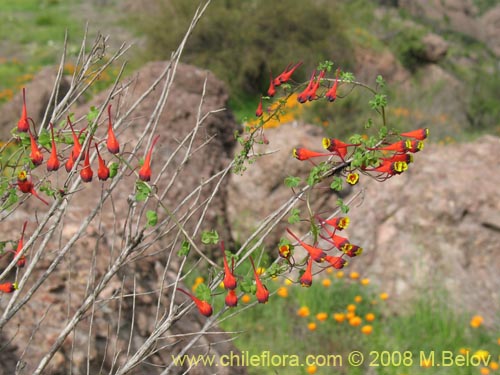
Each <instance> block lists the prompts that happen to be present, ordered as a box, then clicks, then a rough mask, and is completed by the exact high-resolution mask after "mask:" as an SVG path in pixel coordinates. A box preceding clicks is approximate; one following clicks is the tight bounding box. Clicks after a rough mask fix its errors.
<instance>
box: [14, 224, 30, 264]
mask: <svg viewBox="0 0 500 375" xmlns="http://www.w3.org/2000/svg"><path fill="white" fill-rule="evenodd" d="M27 224H28V222H27V221H25V222H24V224H23V230H22V232H21V238H20V239H19V242H18V243H17V248H16V251H15V253H14V258H15V257H17V255H18V254H19V253H20V252H21V250H22V249H23V246H24V232H25V231H26V225H27ZM16 265H17V267H19V268H23V267H24V266H25V265H26V257H25V256H24V255H21V256H20V257H19V259H18V260H17V263H16Z"/></svg>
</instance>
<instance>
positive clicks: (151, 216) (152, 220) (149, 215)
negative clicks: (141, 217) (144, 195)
mask: <svg viewBox="0 0 500 375" xmlns="http://www.w3.org/2000/svg"><path fill="white" fill-rule="evenodd" d="M146 219H147V225H148V226H150V227H154V226H155V225H156V224H157V223H158V214H157V213H156V211H153V210H148V211H146Z"/></svg>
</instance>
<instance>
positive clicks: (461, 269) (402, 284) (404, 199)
mask: <svg viewBox="0 0 500 375" xmlns="http://www.w3.org/2000/svg"><path fill="white" fill-rule="evenodd" d="M499 157H500V139H499V138H496V137H492V136H485V137H482V138H480V139H478V140H476V141H474V142H472V143H466V144H450V145H446V146H438V145H436V144H431V145H429V147H428V148H427V149H424V151H422V152H421V153H419V154H417V155H416V158H415V163H414V164H412V165H410V169H409V170H408V171H407V172H405V173H403V174H402V175H400V176H396V177H394V178H391V179H390V180H388V181H386V182H384V183H379V182H376V181H373V180H370V179H368V178H364V179H363V181H362V182H363V183H364V187H365V188H366V193H365V200H364V203H363V205H361V206H360V207H356V208H355V209H353V210H352V212H351V213H350V217H351V220H352V227H351V228H352V229H351V231H350V235H351V240H352V241H353V242H355V243H357V244H359V245H362V246H363V247H364V249H365V252H364V253H363V255H362V256H360V257H359V258H358V259H355V261H353V262H352V268H353V269H356V270H358V271H360V272H362V273H363V275H366V276H367V277H370V278H372V279H373V280H375V281H376V283H377V284H378V285H383V286H384V289H385V290H386V291H387V292H388V293H389V294H391V295H394V296H395V297H396V298H397V299H398V300H403V301H404V300H409V299H411V298H414V297H415V296H416V295H418V293H420V292H422V291H424V292H425V293H428V291H429V290H435V291H436V292H437V293H442V292H443V291H444V292H447V294H448V296H449V299H450V302H451V303H452V305H454V306H456V307H458V308H463V311H468V312H470V313H479V314H481V315H483V316H484V317H486V320H487V321H488V322H490V324H491V323H492V322H493V319H494V318H495V317H498V314H499V312H500V288H499V286H500V274H499V273H498V270H499V269H500V256H499V247H498V243H499V241H500V222H499V213H500V190H499V189H498V186H500V176H499V175H498V174H496V173H491V172H492V169H491V166H494V165H496V163H497V160H498V158H499Z"/></svg>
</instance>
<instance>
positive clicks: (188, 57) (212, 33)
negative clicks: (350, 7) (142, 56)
mask: <svg viewBox="0 0 500 375" xmlns="http://www.w3.org/2000/svg"><path fill="white" fill-rule="evenodd" d="M337 4H338V3H337V2H336V1H331V2H328V3H325V2H321V1H309V2H306V1H301V0H285V1H279V2H271V1H266V0H244V1H239V2H232V1H218V2H214V3H213V4H212V5H211V8H210V9H209V10H208V11H207V14H206V17H205V18H204V19H202V20H201V21H200V24H199V25H198V28H197V30H195V31H194V33H193V35H192V37H191V39H190V41H189V42H188V44H187V46H186V50H185V52H184V61H185V62H188V63H191V64H194V65H197V66H200V67H203V68H207V69H209V70H211V71H212V72H214V73H215V74H216V75H217V76H218V77H219V78H221V79H222V80H224V81H225V82H226V83H227V84H228V85H229V87H230V90H231V93H232V94H236V95H238V96H242V95H245V94H255V93H258V92H259V91H261V90H262V89H264V86H265V84H266V83H267V82H268V80H269V70H270V69H271V70H272V72H273V73H274V74H277V73H279V70H280V69H283V66H282V63H283V61H294V60H295V59H297V57H299V56H300V57H303V58H304V63H305V65H306V66H307V67H309V68H312V67H314V65H315V64H316V62H317V61H323V60H326V59H332V58H333V59H335V62H336V63H338V64H340V65H342V66H344V67H346V68H349V66H350V63H351V62H352V60H353V52H352V50H351V47H350V45H349V43H348V39H347V35H346V34H345V33H344V31H343V30H344V29H345V27H344V25H343V21H342V14H341V11H340V6H336V5H337ZM195 6H196V2H190V1H184V0H169V1H161V0H157V1H156V6H155V7H154V11H153V14H149V15H147V17H146V19H145V20H143V21H142V22H140V25H141V26H140V30H141V31H143V32H144V33H145V35H146V37H147V40H148V46H149V55H150V56H153V57H154V58H155V59H160V58H170V53H171V51H172V50H173V49H174V48H175V47H176V45H177V44H178V43H179V41H180V39H181V37H182V35H183V33H184V30H185V28H186V26H187V24H188V22H189V20H190V17H191V14H192V11H193V9H194V8H195ZM305 78H306V77H305V76H304V75H302V74H298V75H297V77H296V79H299V80H300V79H305Z"/></svg>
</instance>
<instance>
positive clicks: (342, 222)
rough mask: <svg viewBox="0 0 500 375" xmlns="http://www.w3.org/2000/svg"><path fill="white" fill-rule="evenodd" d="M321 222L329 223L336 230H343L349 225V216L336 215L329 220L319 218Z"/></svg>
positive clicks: (322, 223)
mask: <svg viewBox="0 0 500 375" xmlns="http://www.w3.org/2000/svg"><path fill="white" fill-rule="evenodd" d="M319 221H320V224H321V225H324V224H328V225H330V226H331V227H333V228H335V229H336V230H343V229H346V228H347V227H348V226H349V222H350V220H349V218H348V217H347V216H340V217H334V218H331V219H329V220H324V219H321V218H319Z"/></svg>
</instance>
